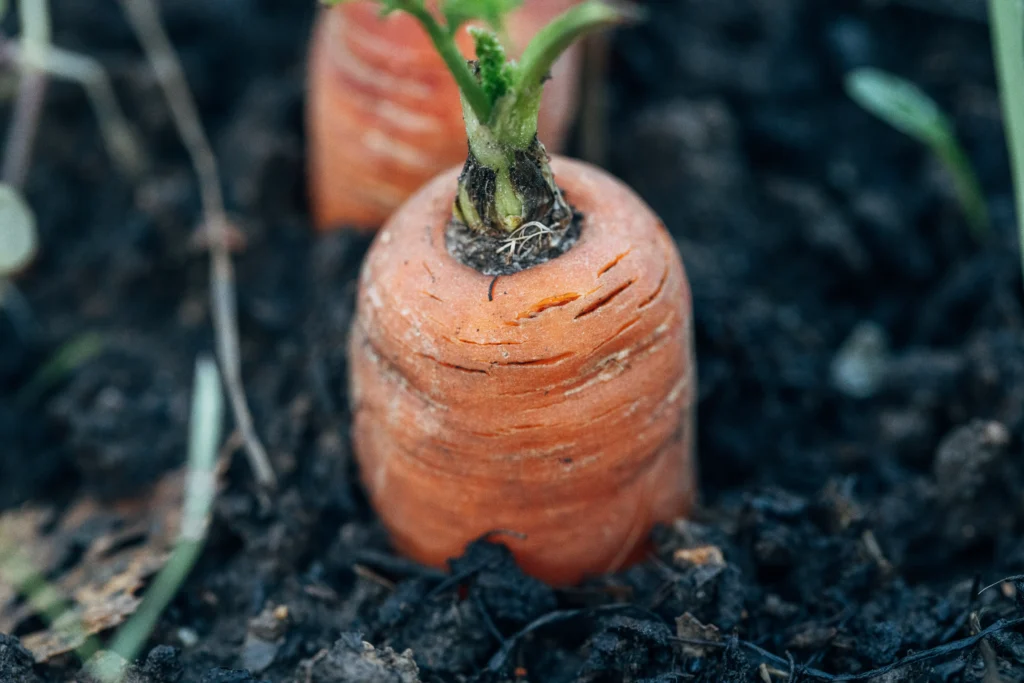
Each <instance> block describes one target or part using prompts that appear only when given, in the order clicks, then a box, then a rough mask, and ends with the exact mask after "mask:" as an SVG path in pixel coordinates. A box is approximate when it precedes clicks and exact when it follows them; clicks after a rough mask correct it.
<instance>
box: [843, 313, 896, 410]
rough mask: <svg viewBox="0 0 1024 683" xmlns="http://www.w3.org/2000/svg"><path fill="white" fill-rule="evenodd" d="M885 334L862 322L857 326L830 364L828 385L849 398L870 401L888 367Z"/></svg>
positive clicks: (878, 328)
mask: <svg viewBox="0 0 1024 683" xmlns="http://www.w3.org/2000/svg"><path fill="white" fill-rule="evenodd" d="M888 346H889V342H888V339H887V337H886V334H885V330H884V329H883V328H882V327H881V326H880V325H878V324H876V323H873V322H869V321H865V322H862V323H860V324H858V325H857V326H856V327H855V328H854V329H853V331H852V332H850V336H849V337H847V339H846V341H845V342H843V345H842V346H841V347H839V350H838V351H837V352H836V355H835V358H834V359H833V361H832V384H833V385H834V386H835V388H836V389H838V390H839V391H840V392H842V393H843V394H846V395H847V396H850V397H852V398H870V397H871V396H874V395H875V393H877V392H878V390H879V389H880V388H881V387H882V384H883V383H884V381H885V376H886V370H887V368H888V366H889V353H888Z"/></svg>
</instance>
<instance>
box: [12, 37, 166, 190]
mask: <svg viewBox="0 0 1024 683" xmlns="http://www.w3.org/2000/svg"><path fill="white" fill-rule="evenodd" d="M32 54H33V53H32V52H31V51H30V50H29V49H28V47H27V45H26V41H25V40H24V39H22V40H18V41H12V42H10V43H6V42H5V43H4V44H3V56H4V58H5V59H8V60H10V61H13V62H14V63H16V64H18V65H19V67H20V68H22V69H29V68H35V69H38V70H41V71H43V72H45V73H46V74H47V75H49V76H53V77H56V78H61V79H64V80H68V81H74V82H75V83H77V84H78V85H80V86H81V87H82V88H83V89H84V90H85V94H86V96H87V97H88V98H89V102H90V104H91V105H92V108H93V111H95V113H96V119H97V121H98V122H99V127H100V133H101V134H102V135H103V142H104V143H105V144H106V146H107V153H108V154H110V156H111V157H112V158H113V160H114V162H115V163H117V164H118V165H119V166H120V167H121V170H122V171H123V172H124V173H125V175H127V176H129V177H131V178H136V177H138V176H139V175H140V174H141V173H142V169H143V167H144V166H145V163H146V162H145V154H144V153H143V151H142V145H141V144H140V143H139V141H138V139H137V138H136V136H135V133H134V132H133V131H132V128H131V125H130V124H129V123H128V117H127V116H125V114H124V111H123V110H122V109H121V105H120V104H118V102H117V96H116V95H115V94H114V86H113V85H112V84H111V82H110V76H109V75H108V74H107V70H106V69H104V68H103V66H102V65H101V64H100V63H99V62H98V61H97V60H95V59H93V58H92V57H89V56H86V55H81V54H78V53H77V52H71V51H70V50H64V49H62V48H59V47H57V46H56V45H49V46H48V49H47V50H46V51H45V53H44V54H42V55H41V56H40V57H39V59H40V60H41V61H39V62H36V61H33V60H34V59H35V58H34V57H33V56H32Z"/></svg>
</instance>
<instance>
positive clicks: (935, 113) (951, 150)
mask: <svg viewBox="0 0 1024 683" xmlns="http://www.w3.org/2000/svg"><path fill="white" fill-rule="evenodd" d="M846 92H847V94H848V95H849V96H850V98H851V99H853V101H854V102H856V103H857V104H859V105H860V106H862V107H863V108H864V109H866V110H867V111H869V112H871V113H872V114H874V115H875V116H877V117H878V118H880V119H882V120H883V121H885V122H886V123H888V124H889V125H890V126H892V127H893V128H895V129H896V130H898V131H900V132H902V133H905V134H906V135H909V136H910V137H912V138H914V139H915V140H917V141H918V142H921V143H922V144H924V145H927V146H928V147H929V148H931V150H932V153H933V154H935V156H937V157H938V158H939V160H940V161H941V162H942V163H943V164H944V165H945V166H946V168H947V169H948V171H949V173H950V175H951V176H952V177H953V184H954V186H955V189H956V193H957V197H958V199H959V200H960V205H961V207H962V208H963V211H964V215H965V216H966V218H967V222H968V225H969V226H970V228H971V232H972V233H973V234H974V238H975V239H976V240H977V241H978V242H984V241H985V239H986V238H987V236H988V232H989V222H990V221H989V215H988V206H987V204H986V202H985V195H984V193H983V192H982V189H981V185H980V183H979V182H978V177H977V174H976V173H975V172H974V168H973V166H972V165H971V162H970V160H969V158H968V157H967V153H966V152H964V150H963V148H962V147H961V146H960V143H959V142H958V141H957V138H956V133H955V132H954V131H953V124H952V123H951V122H950V120H949V118H948V117H947V116H946V115H945V114H944V113H943V112H942V110H941V109H940V108H939V105H938V104H936V103H935V100H933V99H932V98H930V97H929V96H928V95H927V94H926V93H925V92H924V91H923V90H921V89H920V88H918V87H917V86H916V85H914V84H913V83H911V82H910V81H907V80H904V79H902V78H900V77H899V76H895V75H893V74H890V73H887V72H885V71H881V70H879V69H871V68H862V69H855V70H853V71H851V72H850V73H849V74H847V76H846Z"/></svg>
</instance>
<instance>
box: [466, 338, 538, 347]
mask: <svg viewBox="0 0 1024 683" xmlns="http://www.w3.org/2000/svg"><path fill="white" fill-rule="evenodd" d="M449 341H457V342H461V343H463V344H472V345H473V346H517V345H519V344H522V343H523V342H521V341H515V340H511V339H510V340H508V341H494V342H480V341H473V340H472V339H464V338H462V337H456V338H455V339H454V340H452V339H451V338H449Z"/></svg>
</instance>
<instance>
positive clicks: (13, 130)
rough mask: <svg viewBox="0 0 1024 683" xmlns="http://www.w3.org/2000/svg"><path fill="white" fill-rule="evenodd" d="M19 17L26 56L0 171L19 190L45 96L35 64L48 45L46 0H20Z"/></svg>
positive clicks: (41, 59) (43, 56)
mask: <svg viewBox="0 0 1024 683" xmlns="http://www.w3.org/2000/svg"><path fill="white" fill-rule="evenodd" d="M18 18H19V19H20V21H21V35H22V41H23V43H24V46H25V47H24V50H25V56H26V59H25V61H24V62H23V63H22V65H21V80H20V82H19V83H18V95H17V98H16V99H15V101H14V114H13V115H12V117H11V123H10V126H9V127H8V129H7V141H6V143H5V144H4V162H3V170H2V171H0V173H2V179H3V182H5V183H7V184H8V185H10V186H11V187H14V188H15V189H19V190H20V189H21V188H22V186H24V184H25V177H26V176H27V175H28V160H29V157H30V156H31V155H32V143H33V142H34V141H35V138H36V131H37V130H38V128H39V117H40V114H41V112H42V109H43V99H44V97H45V96H46V72H45V71H43V69H42V68H40V67H39V66H38V65H39V64H41V63H43V62H44V61H45V60H46V56H47V53H48V52H49V48H50V6H49V0H20V2H19V3H18Z"/></svg>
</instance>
